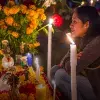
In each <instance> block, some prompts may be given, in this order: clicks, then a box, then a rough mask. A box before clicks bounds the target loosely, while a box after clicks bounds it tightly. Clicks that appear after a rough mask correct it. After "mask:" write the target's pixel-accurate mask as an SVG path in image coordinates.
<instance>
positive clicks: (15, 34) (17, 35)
mask: <svg viewBox="0 0 100 100" xmlns="http://www.w3.org/2000/svg"><path fill="white" fill-rule="evenodd" d="M11 34H12V36H13V37H15V38H18V37H19V33H18V32H12V33H11Z"/></svg>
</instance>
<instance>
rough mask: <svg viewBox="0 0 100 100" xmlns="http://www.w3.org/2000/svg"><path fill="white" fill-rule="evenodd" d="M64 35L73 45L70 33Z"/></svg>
mask: <svg viewBox="0 0 100 100" xmlns="http://www.w3.org/2000/svg"><path fill="white" fill-rule="evenodd" d="M66 35H67V37H68V39H69V41H70V42H71V43H72V44H75V43H74V41H73V39H72V38H71V33H67V34H66Z"/></svg>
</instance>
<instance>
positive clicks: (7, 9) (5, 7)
mask: <svg viewBox="0 0 100 100" xmlns="http://www.w3.org/2000/svg"><path fill="white" fill-rule="evenodd" d="M9 9H10V8H8V7H7V6H4V7H3V11H4V13H5V14H6V15H7V16H9V15H10V13H9Z"/></svg>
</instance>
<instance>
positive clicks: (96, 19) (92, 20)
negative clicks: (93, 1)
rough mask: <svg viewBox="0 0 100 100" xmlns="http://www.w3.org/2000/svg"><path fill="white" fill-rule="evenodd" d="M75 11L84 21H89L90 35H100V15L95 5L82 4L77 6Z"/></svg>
mask: <svg viewBox="0 0 100 100" xmlns="http://www.w3.org/2000/svg"><path fill="white" fill-rule="evenodd" d="M75 12H76V13H77V15H78V18H79V19H80V20H81V21H82V22H83V23H86V22H87V21H89V29H88V35H91V36H97V35H100V16H99V14H98V12H97V10H96V8H95V7H92V6H81V7H78V8H76V9H75Z"/></svg>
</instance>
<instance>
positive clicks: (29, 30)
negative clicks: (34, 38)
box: [26, 27, 33, 35]
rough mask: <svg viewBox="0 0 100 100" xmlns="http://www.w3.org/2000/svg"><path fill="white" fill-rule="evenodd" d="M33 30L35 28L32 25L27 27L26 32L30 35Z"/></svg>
mask: <svg viewBox="0 0 100 100" xmlns="http://www.w3.org/2000/svg"><path fill="white" fill-rule="evenodd" d="M32 32H33V29H32V28H30V27H27V29H26V34H28V35H30V34H31V33H32Z"/></svg>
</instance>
